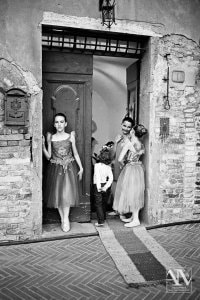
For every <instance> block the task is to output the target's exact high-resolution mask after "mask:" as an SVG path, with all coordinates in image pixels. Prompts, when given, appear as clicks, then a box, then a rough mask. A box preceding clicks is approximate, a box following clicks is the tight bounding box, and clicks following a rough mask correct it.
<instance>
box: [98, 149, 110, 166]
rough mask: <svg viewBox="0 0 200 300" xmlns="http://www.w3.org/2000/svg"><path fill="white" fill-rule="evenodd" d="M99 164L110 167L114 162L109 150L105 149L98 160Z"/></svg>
mask: <svg viewBox="0 0 200 300" xmlns="http://www.w3.org/2000/svg"><path fill="white" fill-rule="evenodd" d="M97 162H101V163H103V164H106V165H109V164H110V163H111V162H112V158H111V153H110V151H109V149H107V148H103V149H102V150H101V151H100V153H99V155H98V158H97Z"/></svg>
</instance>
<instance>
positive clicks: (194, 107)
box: [154, 35, 200, 223]
mask: <svg viewBox="0 0 200 300" xmlns="http://www.w3.org/2000/svg"><path fill="white" fill-rule="evenodd" d="M158 53H159V55H158V58H157V62H156V68H155V78H154V79H155V81H154V90H155V94H154V101H156V104H155V105H156V106H155V110H156V112H155V135H154V136H155V143H156V144H157V147H160V150H159V163H160V174H159V182H160V199H158V201H157V204H158V211H159V213H158V219H157V220H156V222H158V223H167V222H174V221H178V220H185V219H194V218H198V217H199V216H197V212H198V211H199V210H200V209H199V206H198V203H200V201H199V202H198V200H200V186H199V184H200V173H199V170H200V164H199V162H198V152H200V147H199V145H200V143H199V145H198V142H200V140H199V139H198V135H199V134H198V132H199V130H200V127H199V112H198V111H199V96H200V89H199V87H198V86H197V85H196V78H197V74H198V72H199V54H200V53H199V48H198V46H197V45H196V43H194V42H192V41H191V40H187V39H186V38H185V37H184V36H178V35H171V36H166V37H164V38H161V39H160V42H159V48H158ZM166 54H170V55H169V56H168V64H167V60H166V57H165V55H166ZM167 66H169V70H170V71H169V102H170V106H171V107H170V110H168V111H167V110H165V109H164V107H163V96H164V95H166V91H167V85H166V82H164V81H163V80H162V79H163V78H164V77H166V74H167V73H166V72H167ZM173 70H182V71H184V72H185V81H184V82H183V83H178V82H177V83H176V82H173V81H172V80H171V77H172V72H173ZM161 117H165V118H166V117H168V118H169V123H170V125H169V136H168V137H167V138H166V139H165V140H163V141H161V139H160V122H159V121H160V118H161ZM196 145H197V147H196Z"/></svg>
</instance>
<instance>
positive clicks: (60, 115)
mask: <svg viewBox="0 0 200 300" xmlns="http://www.w3.org/2000/svg"><path fill="white" fill-rule="evenodd" d="M56 117H63V118H64V119H65V122H67V117H66V116H65V114H63V113H57V114H56V115H55V116H54V118H53V119H54V122H55V119H56Z"/></svg>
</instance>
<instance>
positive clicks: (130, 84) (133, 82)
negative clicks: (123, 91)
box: [126, 61, 140, 125]
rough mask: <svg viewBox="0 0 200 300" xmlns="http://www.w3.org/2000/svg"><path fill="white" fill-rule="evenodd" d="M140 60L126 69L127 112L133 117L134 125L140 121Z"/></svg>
mask: <svg viewBox="0 0 200 300" xmlns="http://www.w3.org/2000/svg"><path fill="white" fill-rule="evenodd" d="M139 68H140V62H139V61H136V62H135V63H133V64H132V65H130V66H129V67H128V68H127V69H126V84H127V95H128V99H127V114H128V115H129V116H130V117H131V118H133V120H134V125H135V124H137V123H138V122H139V83H140V78H139V75H140V70H139Z"/></svg>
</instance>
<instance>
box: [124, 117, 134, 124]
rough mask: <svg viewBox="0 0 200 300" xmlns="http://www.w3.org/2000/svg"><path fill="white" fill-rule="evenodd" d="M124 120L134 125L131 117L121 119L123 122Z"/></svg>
mask: <svg viewBox="0 0 200 300" xmlns="http://www.w3.org/2000/svg"><path fill="white" fill-rule="evenodd" d="M124 122H129V123H131V127H133V126H134V121H133V119H132V118H131V117H128V116H126V117H124V118H123V120H122V123H124Z"/></svg>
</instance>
